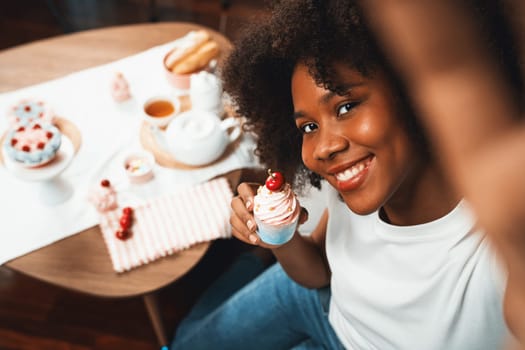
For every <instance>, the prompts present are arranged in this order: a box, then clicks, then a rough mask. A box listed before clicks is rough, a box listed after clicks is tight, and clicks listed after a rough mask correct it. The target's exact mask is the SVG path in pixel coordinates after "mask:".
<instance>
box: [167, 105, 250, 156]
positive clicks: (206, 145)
mask: <svg viewBox="0 0 525 350" xmlns="http://www.w3.org/2000/svg"><path fill="white" fill-rule="evenodd" d="M240 134H241V126H240V124H239V122H238V121H237V120H235V119H233V118H226V119H224V120H221V119H219V117H217V115H215V114H213V113H211V112H207V111H202V110H189V111H187V112H184V113H181V114H180V115H179V116H177V117H175V119H173V120H172V121H171V122H170V124H169V125H168V127H167V128H166V133H165V137H166V143H167V145H168V149H169V151H170V153H171V154H172V155H173V157H174V158H175V159H176V160H178V161H180V162H182V163H184V164H188V165H205V164H209V163H211V162H213V161H215V160H217V159H218V158H219V157H220V156H221V155H222V154H223V153H224V151H225V149H226V147H228V145H229V144H230V143H232V142H234V141H235V140H237V139H238V138H239V136H240Z"/></svg>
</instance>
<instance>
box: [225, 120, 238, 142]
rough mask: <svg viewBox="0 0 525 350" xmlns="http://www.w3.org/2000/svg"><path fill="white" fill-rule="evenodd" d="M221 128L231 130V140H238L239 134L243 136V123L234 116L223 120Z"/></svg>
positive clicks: (229, 133)
mask: <svg viewBox="0 0 525 350" xmlns="http://www.w3.org/2000/svg"><path fill="white" fill-rule="evenodd" d="M221 129H222V130H225V131H229V130H230V129H232V130H231V131H229V132H228V139H229V142H230V143H231V142H234V141H236V140H237V139H238V138H239V136H241V125H240V124H239V122H238V121H237V120H236V119H234V118H231V117H230V118H226V119H223V120H222V121H221Z"/></svg>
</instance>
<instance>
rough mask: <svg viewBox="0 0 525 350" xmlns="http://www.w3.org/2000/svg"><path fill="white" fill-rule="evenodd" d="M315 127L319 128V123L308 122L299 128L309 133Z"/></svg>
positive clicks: (304, 132)
mask: <svg viewBox="0 0 525 350" xmlns="http://www.w3.org/2000/svg"><path fill="white" fill-rule="evenodd" d="M315 129H317V124H315V123H306V124H303V125H301V126H300V127H299V130H301V132H302V133H303V134H309V133H311V132H312V131H314V130H315Z"/></svg>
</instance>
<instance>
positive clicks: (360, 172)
mask: <svg viewBox="0 0 525 350" xmlns="http://www.w3.org/2000/svg"><path fill="white" fill-rule="evenodd" d="M373 159H374V157H373V156H372V155H371V156H367V157H365V158H362V159H360V160H358V161H354V162H350V165H338V166H336V167H334V168H331V170H328V173H329V174H332V176H334V177H335V179H336V188H337V190H338V191H339V192H346V191H352V190H355V189H358V188H359V187H360V186H361V185H362V184H363V183H364V182H365V181H366V179H367V176H368V172H369V169H370V165H371V163H372V161H373ZM340 169H343V170H340Z"/></svg>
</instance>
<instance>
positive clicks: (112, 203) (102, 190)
mask: <svg viewBox="0 0 525 350" xmlns="http://www.w3.org/2000/svg"><path fill="white" fill-rule="evenodd" d="M88 200H89V201H90V202H91V203H92V204H93V205H94V206H95V209H97V211H98V212H100V213H104V212H106V211H110V210H113V209H116V208H117V207H118V202H117V191H116V190H115V188H114V187H113V186H112V185H111V182H110V181H109V180H108V179H103V180H101V181H100V183H99V184H98V185H97V186H95V187H93V188H92V189H91V190H90V192H89V194H88Z"/></svg>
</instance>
